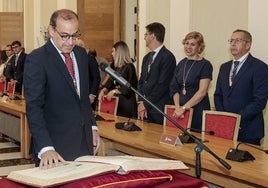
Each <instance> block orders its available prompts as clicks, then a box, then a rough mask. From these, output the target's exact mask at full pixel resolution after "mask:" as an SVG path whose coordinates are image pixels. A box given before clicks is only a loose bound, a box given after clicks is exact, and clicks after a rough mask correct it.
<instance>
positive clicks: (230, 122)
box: [202, 110, 240, 141]
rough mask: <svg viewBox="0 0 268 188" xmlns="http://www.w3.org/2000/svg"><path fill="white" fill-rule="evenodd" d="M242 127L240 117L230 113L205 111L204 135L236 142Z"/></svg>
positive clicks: (203, 121)
mask: <svg viewBox="0 0 268 188" xmlns="http://www.w3.org/2000/svg"><path fill="white" fill-rule="evenodd" d="M239 126H240V115H239V114H235V113H230V112H221V111H212V110H204V111H203V119H202V134H203V135H204V134H213V135H214V136H217V137H221V138H225V139H229V140H233V141H236V140H237V137H238V131H239ZM212 132H213V133H212Z"/></svg>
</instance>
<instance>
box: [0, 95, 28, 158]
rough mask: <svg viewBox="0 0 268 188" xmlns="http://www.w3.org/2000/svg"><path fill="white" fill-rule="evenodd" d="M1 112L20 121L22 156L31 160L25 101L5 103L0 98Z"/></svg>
mask: <svg viewBox="0 0 268 188" xmlns="http://www.w3.org/2000/svg"><path fill="white" fill-rule="evenodd" d="M0 111H2V112H5V113H8V114H11V115H13V116H16V117H18V118H19V119H20V144H21V156H22V157H25V158H30V156H29V154H28V153H29V139H30V133H29V128H28V122H27V118H26V108H25V101H24V100H9V101H4V100H3V98H2V97H0Z"/></svg>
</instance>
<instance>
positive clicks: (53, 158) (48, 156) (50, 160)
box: [39, 150, 65, 169]
mask: <svg viewBox="0 0 268 188" xmlns="http://www.w3.org/2000/svg"><path fill="white" fill-rule="evenodd" d="M59 162H65V160H64V159H63V158H62V157H61V156H60V154H58V153H57V152H56V151H54V150H48V151H46V152H44V153H43V154H42V155H41V161H40V164H39V168H42V169H49V168H53V167H56V166H58V165H59Z"/></svg>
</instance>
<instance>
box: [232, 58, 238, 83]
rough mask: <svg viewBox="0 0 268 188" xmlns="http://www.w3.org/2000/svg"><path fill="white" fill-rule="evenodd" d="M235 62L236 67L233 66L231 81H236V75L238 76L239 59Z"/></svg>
mask: <svg viewBox="0 0 268 188" xmlns="http://www.w3.org/2000/svg"><path fill="white" fill-rule="evenodd" d="M233 63H234V68H233V71H232V75H231V81H232V82H233V81H234V77H235V76H236V72H237V68H238V65H239V61H234V62H233Z"/></svg>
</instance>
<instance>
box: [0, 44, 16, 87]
mask: <svg viewBox="0 0 268 188" xmlns="http://www.w3.org/2000/svg"><path fill="white" fill-rule="evenodd" d="M5 52H6V55H7V60H6V61H5V67H4V70H3V75H2V77H1V79H2V80H6V82H9V81H10V80H11V79H12V78H13V77H14V72H13V68H12V63H11V59H12V57H13V55H14V52H13V49H12V45H11V44H8V45H6V47H5Z"/></svg>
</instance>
